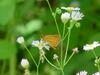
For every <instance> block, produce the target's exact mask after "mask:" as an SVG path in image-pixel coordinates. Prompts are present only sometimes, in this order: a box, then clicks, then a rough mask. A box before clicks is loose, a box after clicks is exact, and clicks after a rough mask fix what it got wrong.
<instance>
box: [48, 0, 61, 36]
mask: <svg viewBox="0 0 100 75" xmlns="http://www.w3.org/2000/svg"><path fill="white" fill-rule="evenodd" d="M46 2H47V4H48V6H49V9H50V11H51V13H52V16H53V18H54V21H55V24H56V28H57V31H58V34H59V36H61V35H60V30H59V27H58V23H57V20H56V14H55V13H54V12H53V10H52V8H51V5H50V3H49V0H46Z"/></svg>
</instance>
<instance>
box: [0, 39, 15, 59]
mask: <svg viewBox="0 0 100 75" xmlns="http://www.w3.org/2000/svg"><path fill="white" fill-rule="evenodd" d="M16 52H17V51H16V47H15V45H14V44H12V43H11V42H8V41H6V40H0V59H9V58H11V57H12V56H14V55H15V54H16Z"/></svg>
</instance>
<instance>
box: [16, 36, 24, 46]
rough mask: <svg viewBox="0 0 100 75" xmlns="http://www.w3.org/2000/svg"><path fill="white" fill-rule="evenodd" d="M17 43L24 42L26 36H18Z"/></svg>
mask: <svg viewBox="0 0 100 75" xmlns="http://www.w3.org/2000/svg"><path fill="white" fill-rule="evenodd" d="M17 43H19V44H22V43H24V37H23V36H20V37H18V38H17Z"/></svg>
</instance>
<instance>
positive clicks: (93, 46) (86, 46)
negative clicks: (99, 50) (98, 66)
mask: <svg viewBox="0 0 100 75" xmlns="http://www.w3.org/2000/svg"><path fill="white" fill-rule="evenodd" d="M98 46H100V43H99V42H97V41H94V42H93V44H86V45H85V46H84V47H83V50H85V51H89V50H93V49H94V48H96V47H98Z"/></svg>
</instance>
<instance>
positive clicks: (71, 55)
mask: <svg viewBox="0 0 100 75" xmlns="http://www.w3.org/2000/svg"><path fill="white" fill-rule="evenodd" d="M74 54H75V52H73V53H72V54H71V56H70V57H69V58H68V60H67V61H66V62H65V64H64V66H66V65H67V63H68V62H69V61H70V59H71V58H72V57H73V55H74Z"/></svg>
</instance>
